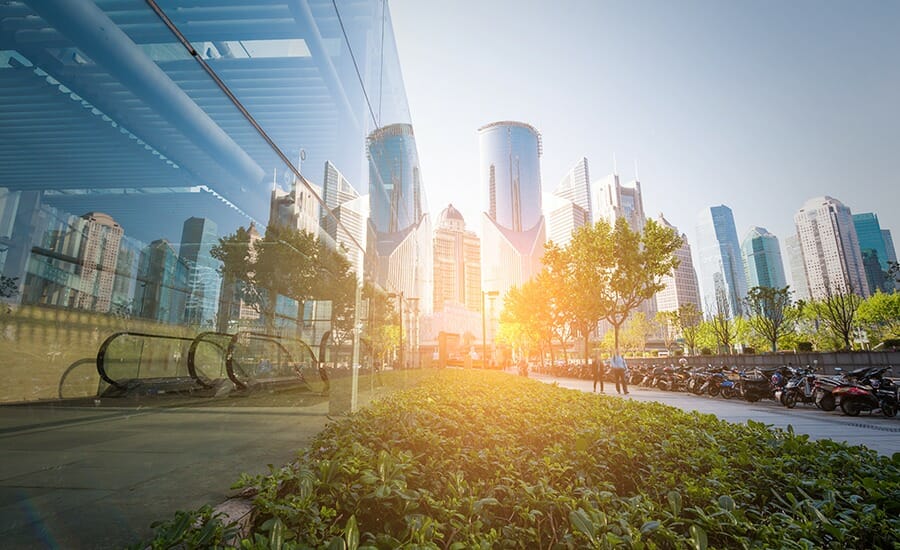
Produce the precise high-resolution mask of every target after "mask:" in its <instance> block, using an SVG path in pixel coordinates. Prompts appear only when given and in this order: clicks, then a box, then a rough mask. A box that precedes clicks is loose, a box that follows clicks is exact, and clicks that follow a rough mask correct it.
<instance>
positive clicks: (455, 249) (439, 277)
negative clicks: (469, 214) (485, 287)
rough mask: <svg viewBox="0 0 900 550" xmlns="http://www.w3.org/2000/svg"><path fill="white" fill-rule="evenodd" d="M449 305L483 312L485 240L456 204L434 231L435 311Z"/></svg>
mask: <svg viewBox="0 0 900 550" xmlns="http://www.w3.org/2000/svg"><path fill="white" fill-rule="evenodd" d="M447 304H461V305H464V306H465V307H466V309H468V310H470V311H481V242H480V240H479V239H478V235H476V234H475V233H474V232H472V231H467V230H466V222H465V220H464V219H463V217H462V214H460V213H459V210H457V209H456V208H454V207H453V205H452V204H451V205H449V206H447V208H445V209H444V211H443V212H441V217H440V219H439V220H438V226H437V228H436V229H435V230H434V311H442V310H443V309H444V306H445V305H447Z"/></svg>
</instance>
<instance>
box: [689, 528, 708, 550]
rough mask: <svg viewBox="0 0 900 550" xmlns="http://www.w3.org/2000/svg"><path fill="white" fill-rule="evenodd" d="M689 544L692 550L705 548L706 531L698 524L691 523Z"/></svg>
mask: <svg viewBox="0 0 900 550" xmlns="http://www.w3.org/2000/svg"><path fill="white" fill-rule="evenodd" d="M690 531H691V544H692V545H693V547H694V550H706V546H707V544H708V541H707V539H706V531H704V530H703V528H702V527H700V526H699V525H691V529H690Z"/></svg>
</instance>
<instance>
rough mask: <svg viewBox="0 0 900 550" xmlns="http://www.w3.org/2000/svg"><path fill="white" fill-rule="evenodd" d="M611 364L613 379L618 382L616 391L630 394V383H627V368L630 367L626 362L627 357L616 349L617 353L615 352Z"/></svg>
mask: <svg viewBox="0 0 900 550" xmlns="http://www.w3.org/2000/svg"><path fill="white" fill-rule="evenodd" d="M609 366H610V367H612V374H613V380H614V381H615V383H616V393H624V394H625V395H628V385H627V384H626V383H625V369H626V368H628V365H626V364H625V358H624V357H622V356H621V355H620V354H619V352H618V351H616V353H615V354H613V356H612V359H610V360H609ZM620 383H621V387H622V390H621V391H620V390H619V384H620Z"/></svg>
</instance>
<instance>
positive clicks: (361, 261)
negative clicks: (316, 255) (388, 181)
mask: <svg viewBox="0 0 900 550" xmlns="http://www.w3.org/2000/svg"><path fill="white" fill-rule="evenodd" d="M323 181H324V185H323V190H322V200H323V201H324V202H325V207H326V208H325V209H323V210H322V223H321V226H322V236H323V237H324V238H325V239H326V240H327V241H328V242H329V243H331V244H332V245H333V246H334V247H335V249H337V250H343V251H344V252H345V253H346V254H347V259H348V260H350V265H351V266H352V267H353V271H354V272H355V273H356V274H357V277H358V278H359V279H360V280H362V278H363V271H364V266H365V249H366V236H367V234H368V231H367V230H366V220H367V219H368V218H369V195H360V194H359V192H358V191H357V190H356V189H355V188H354V187H353V186H352V185H351V184H350V182H349V181H348V180H347V178H345V177H344V175H343V174H342V173H341V172H340V171H339V170H338V169H337V167H335V166H334V164H332V163H331V162H330V161H329V162H326V163H325V176H324V178H323ZM329 213H330V214H331V215H329ZM338 222H340V226H339V225H338ZM357 244H358V245H359V246H357Z"/></svg>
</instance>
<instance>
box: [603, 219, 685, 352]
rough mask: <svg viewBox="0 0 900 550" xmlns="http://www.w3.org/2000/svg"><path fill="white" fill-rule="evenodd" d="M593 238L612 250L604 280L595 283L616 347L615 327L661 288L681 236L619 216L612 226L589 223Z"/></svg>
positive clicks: (673, 265)
mask: <svg viewBox="0 0 900 550" xmlns="http://www.w3.org/2000/svg"><path fill="white" fill-rule="evenodd" d="M593 229H594V231H595V234H596V239H595V240H597V241H600V242H603V241H607V242H608V244H604V245H603V248H605V249H608V250H610V251H611V252H612V254H611V255H609V256H608V258H609V259H610V260H611V262H610V263H609V264H608V265H606V266H604V267H605V268H606V269H605V273H604V279H605V280H604V282H605V283H606V284H604V285H601V286H600V287H599V291H600V300H601V311H602V312H603V319H605V320H607V321H608V322H609V323H610V324H611V325H612V326H613V331H615V332H614V334H615V347H616V350H618V349H619V330H620V329H621V327H622V324H623V323H624V322H625V321H626V319H628V316H629V315H631V313H632V312H633V311H634V310H635V309H636V308H637V307H638V306H639V305H640V304H641V303H643V302H644V301H645V300H649V299H650V298H652V297H653V295H655V294H656V293H657V292H659V291H660V290H662V289H663V288H665V285H664V284H663V283H662V277H664V276H665V275H667V274H669V273H671V272H672V271H673V270H674V269H676V268H677V267H678V258H676V257H675V251H676V250H678V248H679V247H681V244H682V240H681V237H679V236H678V233H677V232H675V230H674V229H671V228H668V227H665V226H663V225H660V224H658V223H656V222H655V221H654V220H648V221H647V223H646V224H645V225H644V228H643V232H637V231H634V230H632V229H631V227H629V225H628V222H627V221H625V220H624V219H623V218H618V219H616V225H615V227H610V226H609V225H608V224H607V223H605V222H602V221H601V222H599V223H597V224H595V225H594V227H593Z"/></svg>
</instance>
